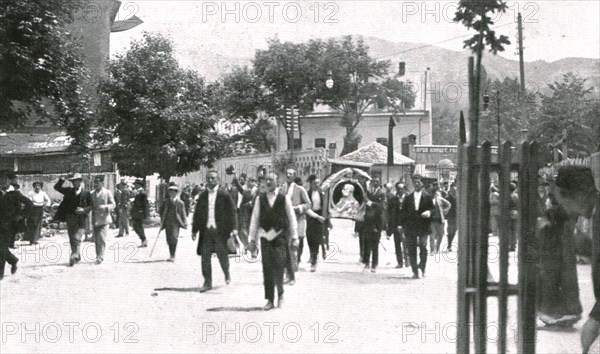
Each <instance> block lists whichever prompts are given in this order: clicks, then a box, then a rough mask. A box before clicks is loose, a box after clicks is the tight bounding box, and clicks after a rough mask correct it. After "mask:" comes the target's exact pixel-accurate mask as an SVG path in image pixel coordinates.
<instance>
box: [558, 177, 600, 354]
mask: <svg viewBox="0 0 600 354" xmlns="http://www.w3.org/2000/svg"><path fill="white" fill-rule="evenodd" d="M598 172H600V171H598ZM596 178H600V176H596ZM554 192H555V195H556V199H557V201H558V202H559V203H560V205H562V206H563V207H564V208H565V210H566V211H567V212H568V213H569V214H571V215H572V216H575V217H577V216H583V217H586V218H589V219H590V228H591V234H592V239H593V251H592V252H593V253H592V255H593V259H594V260H593V263H592V281H593V284H594V295H595V297H596V304H595V305H594V308H593V309H592V311H591V312H590V316H589V319H588V320H587V321H586V323H585V324H584V325H583V328H582V330H581V345H582V347H583V352H584V353H588V352H589V350H590V347H591V346H592V344H593V343H594V341H595V340H596V339H597V338H598V336H599V335H600V191H599V190H598V189H597V187H596V186H595V185H594V176H593V175H592V170H591V169H590V168H589V167H584V166H563V167H561V168H560V169H559V170H558V176H557V178H556V182H555V190H554Z"/></svg>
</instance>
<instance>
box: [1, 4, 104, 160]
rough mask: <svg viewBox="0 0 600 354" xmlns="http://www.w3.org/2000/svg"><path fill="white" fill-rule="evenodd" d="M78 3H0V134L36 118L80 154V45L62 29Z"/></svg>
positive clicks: (83, 111) (85, 106) (87, 114)
mask: <svg viewBox="0 0 600 354" xmlns="http://www.w3.org/2000/svg"><path fill="white" fill-rule="evenodd" d="M78 4H79V2H78V1H75V2H73V1H67V2H65V1H63V0H27V1H25V0H4V1H3V4H2V12H1V13H0V116H1V117H2V119H1V120H0V130H13V129H15V128H18V127H20V126H23V125H24V124H25V123H26V122H27V120H28V117H30V116H32V115H35V116H37V117H38V121H39V122H45V121H48V120H50V121H51V122H53V123H54V124H57V125H59V126H61V127H64V128H65V129H66V131H67V134H68V135H70V136H71V137H72V138H73V139H74V141H73V143H72V146H73V147H75V148H78V149H80V150H85V148H86V147H87V144H88V143H89V128H90V126H91V124H92V123H91V113H92V112H91V111H90V109H89V99H88V98H87V97H84V95H83V93H82V92H83V89H82V87H81V83H82V82H83V81H84V79H85V76H86V75H85V71H84V69H83V64H82V60H81V54H80V51H79V45H78V44H77V42H76V40H75V39H74V37H73V35H71V34H70V33H69V31H68V30H67V25H68V24H69V23H70V22H72V11H73V9H74V8H76V7H77V5H78Z"/></svg>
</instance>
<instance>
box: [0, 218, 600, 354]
mask: <svg viewBox="0 0 600 354" xmlns="http://www.w3.org/2000/svg"><path fill="white" fill-rule="evenodd" d="M351 227H352V225H351V223H349V222H347V221H343V220H342V221H340V220H336V222H335V224H334V230H333V232H332V236H331V241H332V252H331V254H330V255H329V256H328V258H327V260H326V261H325V262H322V263H321V264H319V266H318V270H317V272H316V273H311V272H308V271H307V270H308V268H309V266H308V265H307V264H306V263H305V264H302V267H303V268H304V270H301V271H300V272H299V273H298V275H297V279H298V282H297V283H296V285H294V286H286V288H285V291H286V299H285V307H284V308H283V309H276V310H273V311H269V312H263V311H260V310H259V308H260V307H261V306H263V305H264V303H265V300H264V299H263V288H262V273H261V272H262V270H261V265H260V262H254V263H252V262H249V261H248V260H245V259H243V258H237V259H231V261H232V263H231V274H232V283H231V284H230V285H225V282H224V278H223V274H222V272H221V270H220V268H219V266H218V262H217V260H216V259H213V277H214V281H213V283H214V285H215V288H214V290H213V291H211V292H208V293H199V292H198V291H197V290H198V288H199V287H200V286H201V285H202V275H201V270H200V258H199V257H198V256H196V253H195V251H196V248H195V244H194V243H192V241H191V238H190V237H189V232H182V235H184V237H182V238H180V240H179V242H180V243H179V247H178V251H177V261H176V263H174V264H171V263H167V262H165V261H164V260H165V259H166V258H167V257H168V250H167V245H166V241H165V240H164V236H163V235H161V239H160V240H159V241H158V245H157V247H156V250H155V253H154V256H153V258H152V259H150V258H149V253H150V247H149V248H145V249H138V248H137V247H136V246H137V245H138V244H139V240H138V239H137V238H136V237H135V236H133V235H132V236H129V237H126V238H121V239H115V238H112V237H109V242H108V245H109V248H108V249H107V255H106V260H105V262H104V264H102V265H100V266H96V265H95V264H94V260H95V255H94V247H93V244H92V243H86V244H85V246H84V251H85V255H84V260H83V262H82V264H79V265H77V266H75V267H73V268H69V267H67V266H66V264H67V261H68V246H67V244H66V236H65V235H60V236H57V237H54V238H51V239H44V240H43V241H42V242H41V244H40V245H39V246H38V247H33V246H22V247H20V248H19V249H18V250H17V255H18V256H19V257H20V258H21V259H22V262H21V263H20V268H19V272H18V273H17V274H16V275H14V276H11V275H10V274H8V272H7V275H6V277H5V279H4V281H2V282H1V283H0V284H1V285H0V300H1V303H0V322H1V328H0V330H1V335H0V336H1V338H0V339H1V341H0V352H2V353H9V352H21V353H34V352H60V353H80V352H94V353H109V352H112V353H116V352H121V353H122V352H152V353H159V352H160V353H164V352H173V353H184V352H198V351H203V352H235V351H239V352H241V351H243V352H284V351H285V352H348V353H351V352H406V353H420V352H422V353H453V352H455V343H454V338H455V329H456V327H455V316H456V279H457V274H456V261H455V258H456V253H449V254H443V255H440V256H437V257H433V258H430V262H429V264H428V274H427V278H425V279H419V280H412V279H410V275H411V272H410V270H409V269H408V268H405V269H394V266H395V265H396V264H395V258H394V255H393V243H392V241H387V240H386V239H385V237H384V238H382V248H380V250H381V255H380V267H379V269H378V272H377V273H376V274H372V273H363V271H362V266H361V265H359V264H358V262H357V261H358V241H357V240H356V239H355V238H352V236H351ZM157 231H158V229H156V228H155V229H149V230H148V233H149V235H150V245H152V243H153V242H154V239H155V238H156V234H157ZM383 247H385V248H386V251H384V249H383ZM307 253H308V251H306V254H305V256H304V260H305V262H306V261H307V260H308V254H307ZM490 262H491V263H494V262H495V261H494V260H493V257H491V260H490ZM515 274H516V270H515V267H514V266H513V267H512V268H511V278H514V277H515ZM579 277H580V289H581V299H582V302H583V305H584V308H585V311H586V312H588V311H589V309H590V308H591V306H592V294H591V279H590V270H589V267H587V266H580V268H579ZM489 304H490V332H489V333H490V337H491V339H490V347H491V349H492V350H493V349H495V342H494V340H493V337H494V333H495V329H496V328H495V325H494V317H493V316H495V311H494V309H495V306H496V305H495V301H493V300H490V301H489ZM509 313H510V314H509V316H510V317H509V323H510V324H511V325H510V326H511V327H510V328H509V335H510V336H511V338H509V349H510V351H511V352H513V353H515V352H516V349H515V340H514V337H513V336H514V334H515V330H514V329H515V328H516V303H515V301H514V300H513V301H511V302H510V311H509ZM581 325H582V323H578V325H577V326H576V329H575V330H574V331H573V332H568V333H565V332H560V333H556V332H548V331H539V332H538V333H539V336H538V343H539V344H538V348H539V352H546V353H561V352H562V353H573V352H577V351H578V350H579V344H578V341H579V339H578V333H577V331H578V330H579V329H580V327H581ZM599 349H600V347H599ZM599 352H600V350H599Z"/></svg>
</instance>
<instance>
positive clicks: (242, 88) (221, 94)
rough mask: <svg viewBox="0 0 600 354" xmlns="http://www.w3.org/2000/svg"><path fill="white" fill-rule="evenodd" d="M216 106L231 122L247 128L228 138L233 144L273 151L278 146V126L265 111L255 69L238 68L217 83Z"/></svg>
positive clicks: (263, 92) (262, 150)
mask: <svg viewBox="0 0 600 354" xmlns="http://www.w3.org/2000/svg"><path fill="white" fill-rule="evenodd" d="M212 87H214V91H215V95H213V97H214V99H213V107H215V108H216V109H217V110H218V111H219V112H220V114H221V115H222V116H223V117H224V118H225V119H226V120H228V121H229V122H231V123H234V124H242V126H244V127H246V128H247V129H246V130H245V131H244V132H243V133H241V134H238V135H236V136H233V137H231V139H230V140H229V141H230V143H231V144H232V145H239V144H241V145H244V146H250V147H251V148H253V149H254V150H256V151H258V152H270V151H271V149H272V148H274V146H275V138H274V136H273V135H274V134H275V133H274V131H275V127H274V126H273V123H272V122H271V121H270V120H269V117H268V115H267V114H266V113H265V111H264V110H265V109H267V107H265V90H264V88H263V87H262V84H261V82H260V79H259V78H258V77H257V76H256V75H255V74H254V71H253V70H252V69H249V68H247V67H244V68H236V69H234V70H233V71H232V72H231V73H229V74H227V75H225V77H224V78H223V80H222V82H221V83H215V84H213V85H212Z"/></svg>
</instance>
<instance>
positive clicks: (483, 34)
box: [454, 0, 510, 141]
mask: <svg viewBox="0 0 600 354" xmlns="http://www.w3.org/2000/svg"><path fill="white" fill-rule="evenodd" d="M506 9H507V5H506V2H504V1H502V0H476V1H473V0H460V1H459V4H458V9H457V11H456V14H455V16H454V22H460V23H462V24H463V25H464V26H465V27H467V28H468V29H470V28H473V29H474V30H475V31H477V34H475V35H474V36H473V37H471V38H469V39H467V40H466V41H464V48H469V49H471V51H472V52H473V53H475V55H476V57H477V61H476V63H475V65H476V68H475V77H474V79H475V82H474V86H473V87H470V88H469V89H472V90H473V97H476V99H478V98H479V97H480V94H481V91H480V88H481V65H482V64H481V59H482V57H483V50H484V49H485V46H486V45H489V46H490V52H492V53H493V54H496V53H497V52H501V51H504V45H505V44H510V41H509V40H508V37H506V36H505V35H501V36H500V37H496V31H494V30H493V29H492V28H491V26H492V25H493V24H494V21H492V18H491V17H489V16H488V14H493V13H495V12H498V13H502V12H505V11H506ZM470 105H472V107H471V110H470V115H471V117H469V120H470V121H471V139H472V140H473V141H477V139H478V121H479V104H473V102H470Z"/></svg>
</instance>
